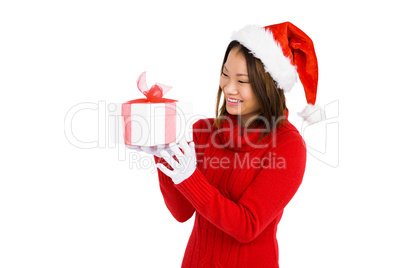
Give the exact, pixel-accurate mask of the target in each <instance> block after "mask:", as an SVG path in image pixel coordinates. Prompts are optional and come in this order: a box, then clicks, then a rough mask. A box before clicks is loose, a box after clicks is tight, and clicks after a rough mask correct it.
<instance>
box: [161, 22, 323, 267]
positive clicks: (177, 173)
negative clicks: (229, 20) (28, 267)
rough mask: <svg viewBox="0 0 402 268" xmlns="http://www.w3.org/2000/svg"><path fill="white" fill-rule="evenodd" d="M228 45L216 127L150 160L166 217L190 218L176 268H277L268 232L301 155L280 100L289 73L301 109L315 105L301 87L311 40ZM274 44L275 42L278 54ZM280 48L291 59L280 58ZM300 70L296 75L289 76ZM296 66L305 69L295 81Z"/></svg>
mask: <svg viewBox="0 0 402 268" xmlns="http://www.w3.org/2000/svg"><path fill="white" fill-rule="evenodd" d="M272 33H275V35H276V39H274V38H273V35H272ZM288 35H289V36H288ZM234 37H235V38H234V39H232V40H233V41H232V42H231V43H230V44H229V46H228V48H227V51H226V53H225V56H224V60H223V64H222V68H221V78H220V83H219V90H218V98H217V103H218V104H217V107H216V113H217V116H216V118H208V119H201V120H199V121H197V122H196V123H195V124H194V125H193V141H192V142H190V144H187V142H186V141H180V142H179V144H176V143H171V144H169V148H170V151H169V152H168V151H167V150H161V151H160V155H159V156H158V154H157V153H158V152H157V151H155V153H154V155H155V160H156V162H157V167H158V176H159V182H160V189H161V192H162V195H163V198H164V201H165V203H166V206H167V208H168V209H169V211H170V212H171V214H172V215H173V217H174V218H175V219H176V220H178V221H179V222H185V221H187V220H188V219H190V218H191V217H192V215H194V214H195V220H194V227H193V231H192V233H191V235H190V238H189V241H188V243H187V247H186V251H185V253H184V258H183V262H182V267H183V268H198V267H199V268H205V267H222V268H223V267H233V268H244V267H253V268H262V267H272V268H279V261H278V258H279V255H278V243H277V239H276V230H277V226H278V223H279V221H280V220H281V217H282V213H283V210H284V208H285V206H286V205H287V204H288V203H289V201H290V200H291V199H292V198H293V196H294V195H295V193H296V191H297V189H298V188H299V186H300V184H301V182H302V179H303V175H304V170H305V165H306V147H305V144H304V141H303V138H302V137H301V136H300V134H299V132H298V131H297V129H296V128H295V127H294V126H293V125H292V124H291V123H290V122H289V121H288V120H287V117H286V113H287V108H286V103H285V96H284V91H286V90H287V91H289V90H290V89H291V87H292V86H293V84H294V83H295V81H296V78H297V73H295V72H296V70H297V71H298V72H300V74H301V77H300V80H301V81H302V82H303V81H304V82H303V85H304V86H305V89H306V90H307V91H308V92H309V94H306V96H307V95H308V96H309V97H311V98H310V99H308V101H309V103H313V101H315V95H314V94H315V91H316V88H315V86H316V83H315V82H316V81H315V80H314V77H313V79H311V80H310V79H307V80H305V79H304V78H305V77H304V75H305V74H306V73H307V74H316V73H317V71H318V70H315V69H316V68H317V64H316V59H315V54H314V50H311V48H313V45H312V42H311V40H310V39H309V38H308V37H307V36H306V35H305V34H304V33H302V32H301V31H300V30H299V29H298V28H296V27H295V26H294V25H292V24H291V23H282V24H278V25H271V26H267V27H266V28H261V27H257V26H256V27H246V28H244V29H242V30H240V31H239V32H237V33H236V34H235V35H234ZM276 40H282V41H283V40H285V42H283V43H284V45H283V47H280V45H279V43H277V42H276ZM289 40H290V41H289ZM288 41H289V42H288ZM289 44H294V45H295V47H297V50H298V51H295V52H294V53H293V52H292V51H293V47H292V48H291V49H292V51H291V52H289V51H287V49H288V50H289V49H290V48H289V47H286V46H289ZM272 45H273V46H272ZM303 46H304V47H305V48H310V50H309V51H305V52H304V51H303V50H302V49H303V48H304V47H303ZM285 51H287V52H289V53H286V54H284V52H285ZM301 51H303V53H305V54H304V55H302V56H300V55H299V54H298V53H301ZM293 55H295V57H294V58H293ZM289 57H290V58H289ZM305 59H309V60H312V65H311V63H310V62H308V64H305V63H306V62H303V61H304V60H305ZM300 60H301V61H302V64H300V68H296V67H295V66H293V64H295V65H297V64H298V63H299V61H300ZM297 66H299V65H297ZM306 66H312V67H311V69H310V70H308V72H305V73H303V72H304V71H306V68H305V67H306ZM299 76H300V75H299ZM306 81H307V83H306ZM309 81H313V83H312V84H308V82H309ZM311 85H312V87H310V86H311ZM222 96H224V99H223V104H222V106H221V107H220V108H219V103H220V99H221V97H222Z"/></svg>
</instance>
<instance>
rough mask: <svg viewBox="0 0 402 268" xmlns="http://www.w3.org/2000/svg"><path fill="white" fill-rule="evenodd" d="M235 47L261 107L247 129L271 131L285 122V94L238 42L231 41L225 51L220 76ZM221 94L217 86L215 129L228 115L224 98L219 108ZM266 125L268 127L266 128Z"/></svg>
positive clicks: (261, 65)
mask: <svg viewBox="0 0 402 268" xmlns="http://www.w3.org/2000/svg"><path fill="white" fill-rule="evenodd" d="M237 47H238V48H239V53H242V54H243V55H244V57H245V59H246V63H247V72H248V77H249V81H250V85H251V88H252V90H253V92H254V94H255V96H256V97H257V99H258V102H259V104H260V107H261V110H260V115H259V116H258V117H256V118H255V119H254V120H253V121H252V122H251V123H250V124H249V126H248V127H259V126H262V125H263V126H265V127H269V128H270V129H272V128H273V127H275V126H278V125H281V124H282V123H283V121H284V120H286V116H285V113H287V108H286V99H285V94H284V92H283V90H282V89H280V88H278V87H277V85H276V82H275V81H274V80H273V79H272V77H271V75H270V74H269V73H267V72H265V69H264V66H263V64H262V62H261V60H260V59H258V58H256V57H254V56H253V54H251V52H250V50H248V49H247V48H246V47H244V46H243V45H241V44H240V43H239V42H237V41H232V42H231V43H230V44H229V45H228V47H227V49H226V53H225V57H224V59H223V63H222V67H221V75H222V72H223V67H224V64H225V63H226V61H227V59H228V56H229V53H230V51H231V50H232V49H233V48H237ZM222 94H223V90H222V88H221V87H220V86H219V90H218V94H217V102H216V110H215V114H216V118H215V121H214V125H215V126H216V127H217V128H219V127H220V125H221V123H222V120H223V118H224V117H225V115H227V114H228V112H227V110H226V99H225V98H224V100H223V104H222V105H221V106H220V107H219V103H220V100H221V97H222ZM267 123H268V124H269V126H266V125H267Z"/></svg>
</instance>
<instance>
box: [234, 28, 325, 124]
mask: <svg viewBox="0 0 402 268" xmlns="http://www.w3.org/2000/svg"><path fill="white" fill-rule="evenodd" d="M231 39H232V40H235V41H238V42H239V43H240V44H242V45H243V46H245V47H246V48H247V49H249V50H250V52H251V53H252V54H253V55H254V56H255V57H256V58H258V59H260V60H261V62H262V63H263V65H264V69H265V71H266V72H268V73H269V74H270V75H271V76H272V78H273V79H274V80H275V82H276V83H277V85H278V87H279V88H281V89H282V90H284V91H285V92H289V91H290V90H291V89H292V87H293V86H294V85H295V84H296V82H297V77H299V79H300V81H301V83H302V84H303V87H304V92H305V95H306V100H307V104H308V105H307V107H306V108H305V109H304V110H303V111H302V112H300V113H299V115H300V116H301V117H302V118H303V119H304V120H305V121H306V122H308V123H310V124H312V123H315V122H319V121H321V120H322V116H321V108H320V107H318V106H316V105H315V101H316V96H317V85H318V63H317V57H316V54H315V50H314V45H313V41H312V40H311V39H310V37H308V36H307V35H306V34H305V33H304V32H303V31H302V30H300V29H299V28H297V27H296V26H295V25H293V24H292V23H290V22H284V23H279V24H274V25H269V26H265V27H260V26H257V25H248V26H246V27H244V28H243V29H240V30H239V31H236V32H234V33H233V35H232V38H231ZM318 110H320V113H318V112H317V111H318ZM313 114H314V115H313ZM318 114H319V116H318Z"/></svg>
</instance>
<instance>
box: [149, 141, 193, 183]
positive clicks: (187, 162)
mask: <svg viewBox="0 0 402 268" xmlns="http://www.w3.org/2000/svg"><path fill="white" fill-rule="evenodd" d="M169 147H170V150H171V151H172V153H170V154H169V153H168V152H167V151H165V150H163V151H161V152H160V153H161V155H162V157H163V159H165V161H166V162H167V163H168V164H169V165H170V166H171V167H172V168H173V170H170V169H168V168H167V167H165V166H164V165H163V164H160V163H159V164H157V165H156V166H157V168H159V169H160V171H162V172H163V173H164V174H165V175H166V176H169V177H170V178H172V180H173V182H174V183H175V184H179V183H181V182H182V181H184V180H186V179H187V178H188V177H190V176H191V175H192V174H193V173H194V171H195V169H196V166H197V159H196V154H195V146H194V142H193V141H192V142H191V143H190V144H188V143H187V141H186V140H184V139H183V140H181V141H180V142H179V144H177V143H170V144H169ZM180 148H181V149H182V150H183V152H182V151H181V150H180ZM174 156H176V158H177V160H175V159H174V158H173V157H174Z"/></svg>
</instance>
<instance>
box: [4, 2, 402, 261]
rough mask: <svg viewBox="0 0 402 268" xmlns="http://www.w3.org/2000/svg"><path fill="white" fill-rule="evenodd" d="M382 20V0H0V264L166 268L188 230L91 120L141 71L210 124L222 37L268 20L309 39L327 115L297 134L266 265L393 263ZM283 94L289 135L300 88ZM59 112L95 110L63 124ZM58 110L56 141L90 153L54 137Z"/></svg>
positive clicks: (394, 72) (397, 175) (392, 126)
mask: <svg viewBox="0 0 402 268" xmlns="http://www.w3.org/2000/svg"><path fill="white" fill-rule="evenodd" d="M398 11H400V7H399V5H398V3H397V1H387V0H385V1H331V2H327V1H252V0H249V1H203V2H196V3H192V2H191V1H86V0H84V1H2V2H1V4H0V88H1V98H0V103H1V105H0V116H1V131H0V141H1V147H0V154H1V168H0V267H4V268H11V267H121V268H123V267H168V268H170V267H173V268H174V267H179V266H180V264H181V260H182V257H183V253H184V249H185V246H186V243H187V239H188V237H189V234H190V232H191V228H192V223H193V219H191V220H189V221H188V222H187V223H184V224H181V223H178V222H176V221H175V220H174V219H173V217H172V216H171V215H170V214H169V212H168V210H167V209H166V207H165V205H164V203H163V199H162V196H161V194H160V191H159V186H158V182H157V177H156V174H155V173H153V172H154V171H152V167H150V166H149V164H150V162H149V159H148V160H147V158H142V160H141V161H142V163H141V165H142V166H137V167H135V166H133V164H135V163H131V166H130V160H129V159H130V158H129V157H133V155H130V154H129V152H128V151H122V150H121V149H119V148H118V147H116V146H115V145H113V144H112V143H109V141H108V137H109V133H108V132H107V130H108V129H109V125H108V124H109V122H108V120H107V119H108V118H107V116H105V113H106V112H107V111H106V110H105V109H106V107H109V106H108V105H109V104H110V103H121V102H124V101H127V100H130V99H135V98H141V94H140V93H139V92H138V90H137V89H136V84H135V81H136V79H137V77H138V75H139V74H140V73H141V72H142V71H144V70H147V73H148V82H149V84H150V85H151V84H153V83H154V82H160V83H164V84H167V85H172V86H174V88H173V89H172V90H171V91H170V92H169V93H168V96H167V97H169V98H175V99H179V100H181V101H188V102H193V103H194V112H195V113H197V114H198V115H202V116H203V117H211V116H213V115H214V108H215V99H216V95H215V94H216V91H217V87H218V79H219V68H220V65H221V62H222V59H223V54H224V51H225V49H226V46H227V44H228V42H229V37H230V35H231V33H232V31H234V30H237V29H239V28H241V27H243V26H245V25H246V24H259V25H262V26H264V25H268V24H274V23H279V22H283V21H291V22H293V23H294V24H295V25H297V26H299V27H300V28H301V29H302V30H304V31H305V32H306V33H307V34H308V35H309V36H310V37H311V38H312V39H313V41H314V43H315V47H316V52H317V57H318V60H319V66H320V82H319V89H318V91H319V93H318V98H317V102H318V103H319V104H321V105H322V106H323V107H325V106H326V105H327V106H328V105H329V107H328V109H331V110H332V115H333V117H332V119H331V120H330V121H327V122H325V121H324V122H322V123H319V124H318V125H315V126H311V127H310V128H309V129H307V128H306V129H305V131H304V132H303V133H304V134H303V135H304V137H305V140H306V142H307V144H308V146H309V152H310V154H309V157H308V163H307V169H306V173H305V177H304V182H303V184H302V186H301V188H300V189H299V192H298V193H297V194H296V196H295V197H294V199H293V200H292V201H291V202H290V204H289V206H288V207H287V208H286V209H285V214H284V216H283V219H282V221H281V223H280V225H279V230H278V239H279V247H280V264H281V268H295V267H296V268H299V267H308V268H313V267H317V268H323V267H325V268H329V267H336V268H339V267H353V268H355V267H387V268H400V267H402V259H401V257H400V252H401V251H402V242H401V241H402V231H401V228H400V226H402V219H401V204H402V195H401V193H400V192H401V190H402V188H401V183H400V180H401V178H402V176H401V172H400V166H401V164H400V161H401V157H400V150H401V149H402V148H401V141H400V134H401V131H400V127H399V126H398V124H399V121H400V119H401V109H400V103H401V102H400V99H399V98H398V97H399V96H400V91H401V80H400V77H401V71H402V68H401V67H400V66H401V65H400V63H401V61H402V56H401V52H400V46H401V43H402V39H401V34H400V25H401V23H402V20H401V19H400V14H399V13H400V12H398ZM287 98H288V106H289V109H290V112H291V114H290V120H291V121H292V122H293V123H294V125H295V126H296V127H297V128H298V129H299V130H302V129H304V127H305V126H303V124H302V121H301V120H300V119H299V118H298V117H297V115H296V112H298V111H300V110H301V109H302V108H303V107H304V105H305V99H304V96H303V92H302V87H301V85H300V84H298V85H297V86H296V87H295V88H294V89H293V91H292V92H291V93H289V94H288V95H287ZM76 105H84V106H76ZM85 105H87V106H85ZM74 107H75V108H77V107H92V109H97V110H91V109H90V108H88V109H86V110H83V111H79V112H77V113H75V114H74V115H75V116H74V117H72V118H71V111H72V109H73V110H74ZM69 113H70V119H71V120H70V121H71V122H70V123H71V124H70V125H71V129H70V130H67V131H70V132H72V133H73V134H74V135H75V136H74V137H75V138H76V141H77V140H78V141H81V142H87V143H86V145H88V146H92V145H93V143H89V142H92V141H94V142H97V143H95V147H96V148H92V149H84V148H82V147H83V146H77V143H75V145H74V141H72V140H71V137H70V138H68V137H66V134H65V131H66V130H65V118H69V117H68V114H69ZM328 122H330V123H332V124H327V123H328ZM98 126H99V127H98ZM79 147H81V148H79ZM142 157H145V156H142ZM134 162H135V161H134Z"/></svg>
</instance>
